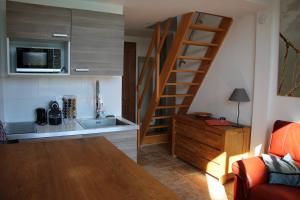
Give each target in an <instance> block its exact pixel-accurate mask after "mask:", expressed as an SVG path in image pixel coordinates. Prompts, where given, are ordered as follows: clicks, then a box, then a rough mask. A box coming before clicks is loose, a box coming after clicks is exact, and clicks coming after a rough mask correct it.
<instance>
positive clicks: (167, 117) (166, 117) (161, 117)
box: [152, 116, 172, 119]
mask: <svg viewBox="0 0 300 200" xmlns="http://www.w3.org/2000/svg"><path fill="white" fill-rule="evenodd" d="M170 118H172V116H153V117H152V119H170Z"/></svg>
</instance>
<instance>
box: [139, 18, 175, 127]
mask: <svg viewBox="0 0 300 200" xmlns="http://www.w3.org/2000/svg"><path fill="white" fill-rule="evenodd" d="M172 20H173V18H169V19H168V20H167V21H166V23H165V26H164V30H163V35H162V36H161V30H160V27H161V23H160V22H157V23H156V25H155V31H154V32H153V35H152V39H151V42H150V45H149V47H148V50H147V54H146V57H145V60H144V64H143V67H142V70H141V73H140V76H139V79H138V84H137V88H136V92H137V123H138V124H140V123H141V111H142V105H143V101H144V97H145V95H146V94H147V92H148V91H149V89H150V85H151V82H152V80H153V74H154V72H153V71H154V70H155V76H154V77H155V87H154V88H156V90H155V91H154V95H155V98H156V99H157V100H158V99H159V89H160V53H161V50H162V48H163V45H164V42H165V40H166V38H167V36H168V33H169V28H170V26H171V23H172ZM153 50H154V61H155V62H153V65H150V66H149V64H150V61H151V57H152V55H153V54H152V53H153ZM146 72H147V74H146ZM143 85H144V87H143Z"/></svg>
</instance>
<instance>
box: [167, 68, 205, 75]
mask: <svg viewBox="0 0 300 200" xmlns="http://www.w3.org/2000/svg"><path fill="white" fill-rule="evenodd" d="M171 72H173V73H177V72H190V73H199V74H204V73H205V71H204V70H191V69H176V70H172V71H171Z"/></svg>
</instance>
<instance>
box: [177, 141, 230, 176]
mask: <svg viewBox="0 0 300 200" xmlns="http://www.w3.org/2000/svg"><path fill="white" fill-rule="evenodd" d="M175 154H176V156H177V157H178V158H180V159H182V160H184V161H186V162H188V163H190V164H191V165H193V166H195V167H197V168H199V169H201V170H202V171H204V172H207V173H209V174H210V175H212V176H214V177H216V178H220V177H221V176H223V175H224V173H225V172H224V170H223V168H222V167H221V166H220V165H218V164H217V163H215V162H212V161H209V160H206V159H204V158H202V157H201V156H199V155H195V154H194V153H193V152H192V151H191V150H189V149H188V148H186V147H182V146H179V145H178V146H177V145H176V147H175Z"/></svg>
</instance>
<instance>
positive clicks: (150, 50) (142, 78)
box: [137, 32, 155, 90]
mask: <svg viewBox="0 0 300 200" xmlns="http://www.w3.org/2000/svg"><path fill="white" fill-rule="evenodd" d="M154 44H155V32H154V33H153V35H152V39H151V42H150V45H149V47H148V50H147V54H146V57H145V60H144V64H143V67H142V70H141V74H140V76H139V79H138V83H137V86H138V87H139V86H140V85H141V84H142V82H143V80H144V76H145V72H146V68H147V66H148V62H149V59H150V57H151V54H152V51H153V48H154ZM137 90H139V88H138V89H137Z"/></svg>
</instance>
